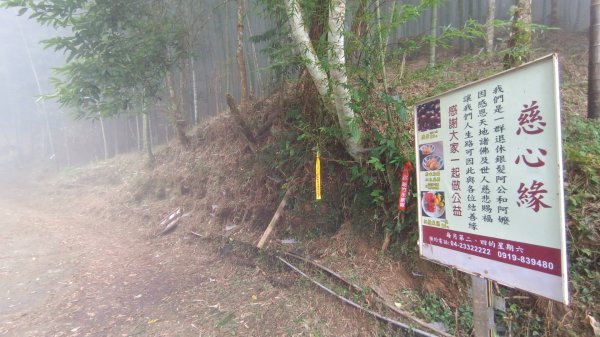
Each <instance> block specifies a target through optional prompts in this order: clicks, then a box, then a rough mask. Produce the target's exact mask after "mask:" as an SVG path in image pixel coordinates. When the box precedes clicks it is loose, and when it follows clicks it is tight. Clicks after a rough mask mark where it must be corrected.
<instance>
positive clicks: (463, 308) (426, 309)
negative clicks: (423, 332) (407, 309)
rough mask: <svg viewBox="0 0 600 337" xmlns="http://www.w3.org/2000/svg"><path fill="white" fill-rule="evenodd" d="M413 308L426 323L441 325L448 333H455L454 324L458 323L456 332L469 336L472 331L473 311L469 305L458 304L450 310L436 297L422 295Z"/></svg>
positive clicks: (429, 294) (442, 300)
mask: <svg viewBox="0 0 600 337" xmlns="http://www.w3.org/2000/svg"><path fill="white" fill-rule="evenodd" d="M414 306H415V311H416V313H417V314H418V315H419V316H420V317H422V318H423V319H425V320H426V321H428V322H438V323H442V324H443V325H444V326H445V327H446V328H447V329H448V331H456V330H457V326H456V323H458V330H459V331H460V332H462V333H464V335H465V336H469V335H470V333H471V331H472V330H473V310H472V308H471V306H470V304H460V305H459V306H458V307H457V308H455V309H452V308H450V307H449V306H448V305H447V304H446V302H445V301H444V299H443V298H441V297H439V296H438V295H436V294H432V293H424V294H423V295H422V296H420V297H418V298H416V303H414ZM455 316H456V317H455ZM461 335H463V334H461Z"/></svg>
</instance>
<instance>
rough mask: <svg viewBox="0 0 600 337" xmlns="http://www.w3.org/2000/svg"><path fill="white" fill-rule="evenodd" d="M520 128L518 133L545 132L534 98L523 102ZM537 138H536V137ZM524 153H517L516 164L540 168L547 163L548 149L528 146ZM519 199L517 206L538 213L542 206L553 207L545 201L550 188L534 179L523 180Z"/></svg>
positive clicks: (518, 191) (537, 133) (544, 123)
mask: <svg viewBox="0 0 600 337" xmlns="http://www.w3.org/2000/svg"><path fill="white" fill-rule="evenodd" d="M518 122H519V128H518V129H517V132H516V133H517V135H520V136H522V135H530V136H535V135H539V134H541V133H543V132H544V129H545V127H546V122H544V118H543V116H542V114H541V112H540V107H539V105H538V102H537V101H536V100H532V102H531V104H529V105H527V104H523V109H522V110H521V114H520V115H519V118H518ZM534 140H535V139H534ZM525 152H526V153H524V154H520V155H517V158H516V159H515V164H517V165H520V164H523V165H525V166H528V167H531V168H534V169H539V168H541V167H544V166H545V165H546V162H545V161H544V157H546V155H547V154H548V151H547V150H546V149H544V148H537V150H533V149H531V148H526V149H525ZM517 193H518V200H517V206H519V207H522V206H525V207H527V208H530V209H532V210H533V211H534V212H536V213H538V212H539V211H540V210H541V209H542V208H551V207H550V206H549V205H548V204H546V203H544V202H543V201H542V199H544V195H545V194H547V193H548V190H546V189H545V188H544V183H543V182H540V181H537V180H533V182H531V183H525V182H521V183H520V185H519V188H518V189H517Z"/></svg>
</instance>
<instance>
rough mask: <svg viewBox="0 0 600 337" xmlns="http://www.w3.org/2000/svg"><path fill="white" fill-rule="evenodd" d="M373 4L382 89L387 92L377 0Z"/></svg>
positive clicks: (383, 46)
mask: <svg viewBox="0 0 600 337" xmlns="http://www.w3.org/2000/svg"><path fill="white" fill-rule="evenodd" d="M375 6H376V7H375V12H376V15H377V44H378V45H379V63H380V64H381V76H382V77H383V87H384V90H385V91H386V92H387V90H388V82H387V74H386V71H385V41H384V40H383V32H382V31H381V29H382V27H381V8H380V5H379V0H375ZM392 15H393V13H392Z"/></svg>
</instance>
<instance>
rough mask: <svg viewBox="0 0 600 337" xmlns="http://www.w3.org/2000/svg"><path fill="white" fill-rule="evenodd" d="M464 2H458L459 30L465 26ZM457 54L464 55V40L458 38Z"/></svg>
mask: <svg viewBox="0 0 600 337" xmlns="http://www.w3.org/2000/svg"><path fill="white" fill-rule="evenodd" d="M465 21H466V20H465V0H458V22H459V28H461V29H462V28H464V26H465ZM458 52H459V53H460V55H463V54H464V53H465V40H464V39H463V38H462V37H459V38H458Z"/></svg>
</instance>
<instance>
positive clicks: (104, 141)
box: [98, 114, 108, 160]
mask: <svg viewBox="0 0 600 337" xmlns="http://www.w3.org/2000/svg"><path fill="white" fill-rule="evenodd" d="M98 116H99V118H100V130H101V131H102V144H103V145H104V160H108V142H107V141H106V130H105V129H104V118H102V116H101V115H100V114H98Z"/></svg>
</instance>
